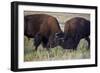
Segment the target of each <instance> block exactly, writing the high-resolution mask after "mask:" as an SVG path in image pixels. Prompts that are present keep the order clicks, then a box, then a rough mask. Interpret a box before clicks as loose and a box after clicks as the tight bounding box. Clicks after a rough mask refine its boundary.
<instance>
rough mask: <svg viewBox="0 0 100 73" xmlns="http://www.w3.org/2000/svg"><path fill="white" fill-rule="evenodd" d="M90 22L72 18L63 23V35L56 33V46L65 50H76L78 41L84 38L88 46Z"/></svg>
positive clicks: (80, 18)
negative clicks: (58, 45)
mask: <svg viewBox="0 0 100 73" xmlns="http://www.w3.org/2000/svg"><path fill="white" fill-rule="evenodd" d="M89 35H90V21H89V20H86V19H85V18H82V17H74V18H72V19H70V20H68V21H66V22H65V27H64V33H57V36H58V38H56V40H57V42H58V44H60V45H61V46H62V47H63V48H65V49H76V48H77V46H78V43H79V41H80V40H81V39H82V38H85V39H86V40H87V41H88V45H89V46H90V39H89Z"/></svg>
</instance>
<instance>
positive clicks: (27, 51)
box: [24, 37, 90, 62]
mask: <svg viewBox="0 0 100 73" xmlns="http://www.w3.org/2000/svg"><path fill="white" fill-rule="evenodd" d="M33 43H34V41H33V39H30V40H29V39H28V38H27V37H24V61H25V62H27V61H47V60H64V59H87V58H90V49H88V48H87V46H88V43H87V41H86V40H84V39H82V40H81V41H80V43H79V45H78V47H77V50H68V49H63V48H61V47H60V46H57V47H55V48H50V50H49V51H48V50H46V48H43V47H42V46H41V45H40V46H39V47H38V50H37V51H35V50H34V45H33Z"/></svg>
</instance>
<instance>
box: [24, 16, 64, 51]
mask: <svg viewBox="0 0 100 73" xmlns="http://www.w3.org/2000/svg"><path fill="white" fill-rule="evenodd" d="M58 32H62V31H61V29H60V26H59V23H58V21H57V19H56V18H55V17H53V16H50V15H47V14H34V15H27V16H25V17H24V35H25V36H27V37H28V38H34V45H35V49H36V50H37V48H38V46H39V45H40V44H41V43H42V45H43V47H45V48H50V47H55V46H56V44H54V43H53V41H54V40H53V39H54V38H55V34H56V33H58Z"/></svg>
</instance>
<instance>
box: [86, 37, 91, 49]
mask: <svg viewBox="0 0 100 73" xmlns="http://www.w3.org/2000/svg"><path fill="white" fill-rule="evenodd" d="M85 39H86V40H87V42H88V48H90V38H89V37H86V38H85Z"/></svg>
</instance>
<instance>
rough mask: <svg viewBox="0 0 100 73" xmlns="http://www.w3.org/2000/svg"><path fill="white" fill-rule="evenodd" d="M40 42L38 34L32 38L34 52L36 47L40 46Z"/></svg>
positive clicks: (40, 38)
mask: <svg viewBox="0 0 100 73" xmlns="http://www.w3.org/2000/svg"><path fill="white" fill-rule="evenodd" d="M41 41H42V37H41V35H40V34H36V35H35V37H34V45H35V50H37V48H38V46H39V45H40V43H41Z"/></svg>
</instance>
